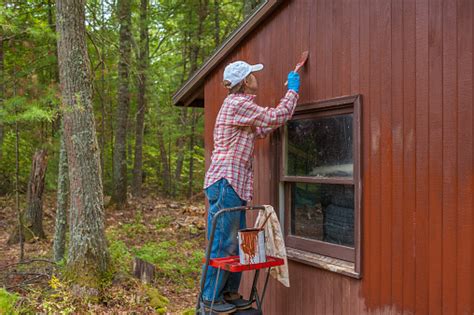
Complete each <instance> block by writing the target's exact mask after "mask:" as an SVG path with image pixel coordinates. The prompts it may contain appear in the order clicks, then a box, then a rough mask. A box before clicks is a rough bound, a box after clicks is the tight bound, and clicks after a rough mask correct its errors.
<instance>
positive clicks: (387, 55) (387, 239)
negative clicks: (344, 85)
mask: <svg viewBox="0 0 474 315" xmlns="http://www.w3.org/2000/svg"><path fill="white" fill-rule="evenodd" d="M390 4H391V3H390V0H385V1H382V2H380V6H381V7H380V19H381V21H380V22H381V25H380V35H379V36H380V38H381V41H380V47H381V53H380V55H381V56H380V59H381V60H380V71H381V75H380V77H381V80H380V86H381V87H380V122H381V123H380V124H381V136H380V160H381V166H380V168H381V169H380V186H381V196H380V199H381V200H380V205H381V206H380V216H381V218H380V221H381V225H380V240H381V248H380V303H381V305H390V304H391V302H392V126H391V123H392V90H391V87H392V82H391V72H392V48H391V45H392V39H391V35H392V34H391V33H392V30H391V23H392V21H391V7H390Z"/></svg>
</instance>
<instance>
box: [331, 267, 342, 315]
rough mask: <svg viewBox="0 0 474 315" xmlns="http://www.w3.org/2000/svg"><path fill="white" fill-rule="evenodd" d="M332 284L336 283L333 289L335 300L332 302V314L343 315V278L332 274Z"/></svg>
mask: <svg viewBox="0 0 474 315" xmlns="http://www.w3.org/2000/svg"><path fill="white" fill-rule="evenodd" d="M332 276H333V277H332V278H333V280H332V282H333V283H334V287H333V292H332V296H333V300H332V314H333V315H341V314H342V302H343V300H344V297H343V288H342V283H343V281H342V280H343V279H342V277H341V276H339V275H337V274H332Z"/></svg>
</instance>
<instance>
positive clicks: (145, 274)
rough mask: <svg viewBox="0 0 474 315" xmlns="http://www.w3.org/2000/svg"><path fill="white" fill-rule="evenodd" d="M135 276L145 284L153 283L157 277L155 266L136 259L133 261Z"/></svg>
mask: <svg viewBox="0 0 474 315" xmlns="http://www.w3.org/2000/svg"><path fill="white" fill-rule="evenodd" d="M133 275H134V276H135V278H138V279H140V280H141V281H142V282H144V283H151V282H152V281H153V278H154V277H155V266H154V265H153V264H150V263H149V262H146V261H144V260H143V259H140V258H138V257H135V259H134V260H133Z"/></svg>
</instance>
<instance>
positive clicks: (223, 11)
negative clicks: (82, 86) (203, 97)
mask: <svg viewBox="0 0 474 315" xmlns="http://www.w3.org/2000/svg"><path fill="white" fill-rule="evenodd" d="M243 4H244V1H243V0H242V1H219V8H218V11H217V12H218V14H219V16H218V21H219V27H218V28H216V25H215V21H216V19H215V17H216V16H215V14H216V13H215V12H216V10H215V8H214V5H215V2H213V1H204V2H202V1H183V0H156V1H150V3H149V8H148V19H147V20H145V21H142V20H141V18H140V13H139V3H138V2H133V5H132V33H133V34H132V35H133V37H134V41H135V42H136V45H135V46H134V48H133V52H134V57H133V58H132V61H131V72H130V82H131V86H130V90H131V98H130V101H131V104H130V113H131V115H130V129H129V134H128V140H127V141H128V154H127V165H128V170H129V172H128V175H129V180H130V182H131V177H132V167H133V160H134V159H133V156H134V154H133V148H134V142H135V120H134V119H135V115H136V112H137V97H136V96H137V51H136V49H137V47H138V46H137V45H138V41H139V25H140V23H145V24H147V25H148V29H149V39H150V40H149V45H150V47H149V52H150V62H149V67H148V69H147V71H146V73H147V75H148V80H147V82H148V86H147V95H146V98H147V100H148V110H147V112H146V116H145V132H144V144H143V172H144V174H145V176H144V178H145V186H148V187H149V188H153V189H159V190H160V191H162V192H165V193H171V194H174V195H175V196H183V195H185V194H186V193H187V191H188V187H189V185H190V184H191V183H190V182H189V175H190V168H189V163H190V159H191V158H192V159H193V161H194V167H193V183H192V186H193V191H195V192H196V191H200V190H201V185H202V180H203V177H204V149H203V147H204V141H203V138H202V134H203V130H204V122H203V115H202V109H197V110H196V111H195V113H196V115H197V116H199V117H198V118H197V120H196V121H197V123H196V126H195V132H194V137H195V139H194V143H195V145H194V148H193V150H190V148H189V143H190V137H191V110H188V113H187V119H184V120H183V119H182V117H180V115H181V109H180V108H177V107H175V106H173V104H172V101H171V96H172V95H173V93H174V92H175V91H176V90H177V89H178V88H179V87H180V86H181V85H182V84H183V82H184V81H185V80H186V79H187V78H188V77H189V76H190V74H191V72H192V71H193V70H195V69H196V68H197V67H198V66H199V65H200V64H201V63H202V62H203V61H204V60H205V59H206V58H207V57H208V56H209V55H210V54H211V53H212V52H213V51H214V50H215V49H216V47H217V46H218V44H219V43H221V42H222V41H223V40H224V39H225V38H226V37H227V36H228V35H229V34H230V33H231V32H232V31H233V30H234V29H235V28H236V27H237V26H238V25H239V23H240V22H241V21H242V20H243V17H244V16H243ZM115 5H116V2H108V1H104V0H88V1H87V5H86V28H87V39H88V52H89V58H90V62H91V69H92V72H93V73H92V74H93V87H94V95H93V106H94V115H95V119H96V128H97V137H98V139H99V143H100V144H101V147H100V149H101V156H102V159H103V161H104V164H103V166H104V167H103V175H104V176H103V178H102V182H103V184H104V189H105V192H106V194H110V191H111V187H112V184H113V178H112V162H113V161H112V152H113V146H114V143H113V136H114V130H113V128H114V126H115V118H116V115H115V111H116V105H117V91H118V74H117V71H118V70H117V65H118V55H119V52H118V48H119V43H118V30H119V27H118V23H119V21H118V17H117V12H116V7H115ZM32 8H34V9H32ZM50 19H51V21H50ZM50 23H52V24H51V25H50ZM54 23H55V3H54V1H51V2H47V3H45V2H44V1H40V0H20V1H14V2H8V4H6V5H4V7H3V8H2V12H0V25H1V27H2V29H3V33H4V36H5V37H6V38H9V40H8V45H6V44H4V48H5V54H4V72H3V73H0V80H1V81H3V82H4V83H5V95H4V99H5V101H4V102H3V103H0V125H3V126H4V128H5V131H6V132H5V134H6V135H7V136H6V138H5V140H4V142H3V144H2V143H0V145H1V149H2V151H3V152H8V154H7V153H6V154H2V159H0V174H2V175H0V177H1V178H0V194H5V193H11V192H13V186H12V184H11V183H12V179H13V178H14V176H12V175H13V174H14V169H15V163H14V162H15V161H14V154H13V155H12V151H13V149H12V148H14V141H12V140H14V139H13V138H12V137H11V135H12V132H13V131H14V125H15V123H19V129H20V188H21V190H25V189H26V187H25V184H26V181H25V178H26V177H27V174H28V172H29V163H30V162H31V161H30V159H31V155H32V152H31V151H34V149H35V148H37V147H40V146H49V147H50V148H48V155H49V166H48V170H47V175H46V188H47V189H49V190H55V187H56V177H57V163H58V158H57V157H58V151H59V132H58V131H59V128H60V123H59V113H60V110H59V108H60V99H59V95H60V91H59V83H58V66H57V57H56V37H57V34H56V33H55V30H54V27H52V25H54ZM195 53H197V54H195ZM158 133H159V134H161V135H162V137H163V142H164V143H163V144H164V147H160V146H161V144H160V143H158V141H157V135H158ZM180 138H184V140H185V142H184V147H183V148H184V151H183V152H184V163H183V168H182V172H181V176H180V177H179V178H174V176H173V175H174V174H175V171H176V165H177V160H178V155H179V152H178V142H179V141H178V140H179V139H180ZM191 151H192V152H191ZM162 152H164V154H165V157H164V159H166V160H167V161H168V162H169V163H170V168H171V169H170V174H171V175H172V178H171V182H172V187H171V190H170V191H168V190H165V188H164V187H163V185H164V183H165V181H164V179H163V165H162V156H161V153H162ZM3 174H6V175H5V178H3ZM136 227H137V226H135V227H134V228H136Z"/></svg>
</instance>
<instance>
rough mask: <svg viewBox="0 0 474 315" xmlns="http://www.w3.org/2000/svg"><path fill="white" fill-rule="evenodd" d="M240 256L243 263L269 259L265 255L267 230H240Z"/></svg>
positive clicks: (254, 262) (255, 262) (261, 261)
mask: <svg viewBox="0 0 474 315" xmlns="http://www.w3.org/2000/svg"><path fill="white" fill-rule="evenodd" d="M238 238H239V258H240V263H241V264H242V265H249V264H258V263H263V262H266V261H267V257H266V255H265V230H263V229H255V228H253V229H244V230H239V232H238Z"/></svg>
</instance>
